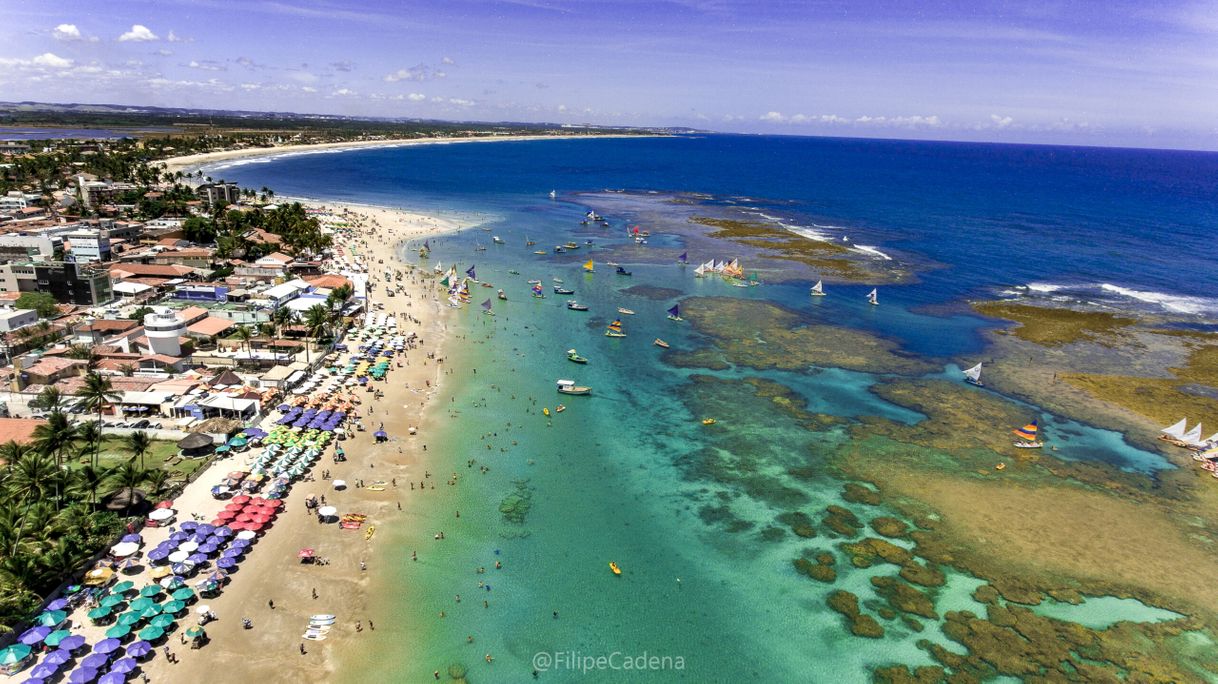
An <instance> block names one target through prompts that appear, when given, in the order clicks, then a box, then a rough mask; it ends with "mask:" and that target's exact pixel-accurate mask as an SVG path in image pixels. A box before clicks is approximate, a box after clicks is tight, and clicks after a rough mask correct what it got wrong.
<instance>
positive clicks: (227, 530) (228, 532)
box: [213, 525, 233, 539]
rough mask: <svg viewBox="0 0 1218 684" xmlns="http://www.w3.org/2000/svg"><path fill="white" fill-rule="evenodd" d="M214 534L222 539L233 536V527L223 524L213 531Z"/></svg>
mask: <svg viewBox="0 0 1218 684" xmlns="http://www.w3.org/2000/svg"><path fill="white" fill-rule="evenodd" d="M213 534H215V535H216V536H217V537H219V538H221V539H224V538H227V537H231V536H233V528H231V527H229V526H228V525H221V526H219V527H217V528H216V531H215V532H213Z"/></svg>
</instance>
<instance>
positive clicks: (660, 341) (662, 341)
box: [652, 337, 668, 349]
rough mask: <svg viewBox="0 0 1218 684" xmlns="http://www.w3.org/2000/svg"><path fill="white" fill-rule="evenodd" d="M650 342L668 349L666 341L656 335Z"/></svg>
mask: <svg viewBox="0 0 1218 684" xmlns="http://www.w3.org/2000/svg"><path fill="white" fill-rule="evenodd" d="M652 344H654V345H655V346H657V347H659V348H660V349H668V343H667V342H665V341H664V340H661V339H660V338H658V337H657V338H655V340H654V341H653V342H652Z"/></svg>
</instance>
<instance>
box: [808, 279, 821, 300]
mask: <svg viewBox="0 0 1218 684" xmlns="http://www.w3.org/2000/svg"><path fill="white" fill-rule="evenodd" d="M808 294H810V295H812V296H813V297H824V296H825V285H824V283H822V282H821V281H819V280H818V281H816V284H815V285H813V286H812V289H811V290H810V291H809V292H808Z"/></svg>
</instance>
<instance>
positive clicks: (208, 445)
mask: <svg viewBox="0 0 1218 684" xmlns="http://www.w3.org/2000/svg"><path fill="white" fill-rule="evenodd" d="M214 449H215V444H214V443H213V442H212V439H211V437H208V436H207V435H205V434H203V433H201V432H196V433H194V434H190V435H186V436H185V437H183V438H182V439H181V440H180V441H179V442H178V450H179V451H178V455H180V456H181V457H182V458H204V457H206V456H208V455H210V454H211V452H212V451H213V450H214Z"/></svg>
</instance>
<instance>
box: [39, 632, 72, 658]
mask: <svg viewBox="0 0 1218 684" xmlns="http://www.w3.org/2000/svg"><path fill="white" fill-rule="evenodd" d="M68 638H69V639H70V638H71V637H68ZM65 641H66V639H65ZM60 643H61V644H62V643H63V642H60ZM71 659H72V654H71V653H69V652H67V651H65V650H63V648H59V649H56V650H54V651H51V652H50V653H48V654H46V657H44V658H43V659H42V662H44V663H53V664H55V665H63V664H64V663H66V662H68V661H69V660H71Z"/></svg>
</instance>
